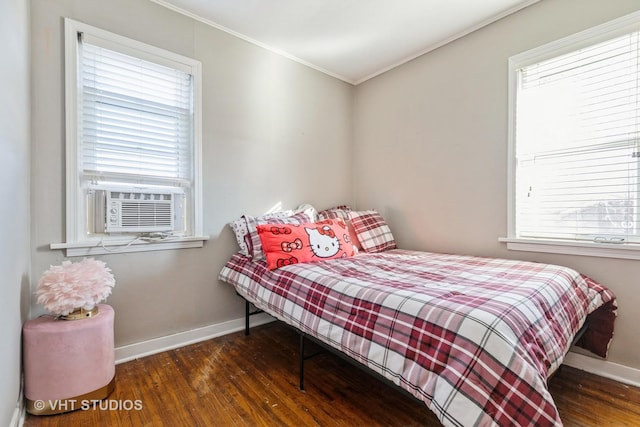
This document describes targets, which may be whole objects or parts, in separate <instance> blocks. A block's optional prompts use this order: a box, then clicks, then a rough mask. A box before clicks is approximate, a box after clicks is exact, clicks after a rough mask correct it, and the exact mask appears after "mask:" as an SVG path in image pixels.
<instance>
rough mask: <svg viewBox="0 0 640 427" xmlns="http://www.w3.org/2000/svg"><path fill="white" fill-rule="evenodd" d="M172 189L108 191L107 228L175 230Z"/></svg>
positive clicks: (126, 230)
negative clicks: (162, 191) (161, 190)
mask: <svg viewBox="0 0 640 427" xmlns="http://www.w3.org/2000/svg"><path fill="white" fill-rule="evenodd" d="M173 196H174V195H173V194H172V193H152V192H136V191H107V203H106V209H107V212H106V217H107V218H106V219H107V220H106V227H105V228H106V230H105V231H107V232H150V231H172V230H173V226H174V200H173Z"/></svg>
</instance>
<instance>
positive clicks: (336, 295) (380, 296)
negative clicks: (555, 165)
mask: <svg viewBox="0 0 640 427" xmlns="http://www.w3.org/2000/svg"><path fill="white" fill-rule="evenodd" d="M280 231H282V230H280ZM356 235H358V233H356ZM346 236H347V233H345V237H346ZM359 236H361V237H363V236H364V235H363V234H359ZM365 238H366V236H365ZM393 246H395V245H392V247H390V248H389V247H386V248H385V249H384V250H381V251H371V252H367V251H366V250H360V252H359V254H358V255H355V256H346V257H345V256H340V257H336V258H333V259H327V260H320V259H316V260H314V261H313V262H297V263H291V264H288V265H280V266H277V267H275V268H272V267H273V266H272V265H271V264H270V260H268V259H255V257H253V256H251V254H249V255H245V254H243V253H237V254H235V255H233V256H232V257H231V259H230V260H229V261H228V262H227V263H226V264H225V266H224V267H223V269H222V271H221V272H220V275H219V279H220V280H222V281H223V282H227V283H229V284H231V285H233V286H234V288H235V291H236V292H237V293H238V294H239V295H240V296H242V297H243V298H244V299H245V300H246V301H248V302H251V303H252V304H254V305H255V306H256V307H257V308H258V309H260V310H263V311H265V312H267V313H269V314H270V315H272V316H274V317H275V318H277V319H278V320H280V321H282V322H284V323H286V324H288V325H290V326H292V327H294V328H296V329H297V330H298V331H300V333H302V334H305V335H308V336H310V337H313V338H314V339H315V340H317V341H319V342H322V343H324V344H325V345H327V346H329V347H331V348H333V349H335V350H337V351H339V352H340V353H342V354H344V355H345V356H347V357H349V358H350V359H352V360H353V361H356V362H357V363H360V364H362V365H363V366H365V367H367V368H368V369H369V370H371V371H373V372H375V373H377V374H379V375H380V376H382V377H383V378H385V379H387V380H389V381H390V382H392V383H393V384H395V385H396V386H398V387H399V388H401V389H402V390H404V391H406V392H408V393H410V394H411V395H412V396H414V397H415V398H417V399H419V400H421V401H423V402H424V403H425V404H426V406H427V407H428V408H429V409H431V410H432V411H433V412H434V413H435V414H436V415H437V417H438V418H439V420H440V421H441V422H442V424H443V425H445V426H470V425H502V426H511V425H537V426H545V425H562V421H561V419H560V416H559V414H558V411H557V409H556V406H555V403H554V401H553V398H552V396H551V395H550V394H549V391H548V388H547V379H548V378H549V377H550V376H551V375H552V374H553V372H554V371H555V370H556V369H558V367H559V366H560V365H561V363H562V361H563V358H564V356H565V355H566V353H567V352H568V351H569V348H570V347H571V346H572V345H573V344H574V339H575V337H576V334H577V333H578V331H580V330H583V331H584V333H583V334H582V335H581V337H580V339H579V340H577V345H579V346H582V347H584V348H586V349H588V350H590V351H592V352H594V353H595V354H597V355H599V356H601V357H605V356H606V354H607V351H608V346H609V343H610V341H611V338H612V336H613V323H614V320H615V316H616V303H615V295H614V294H613V293H612V292H611V291H610V290H608V289H607V288H605V287H604V286H602V285H600V284H599V283H596V282H595V281H593V280H591V279H590V278H588V277H585V276H584V275H581V274H579V273H578V272H576V271H574V270H572V269H569V268H566V267H561V266H556V265H549V264H541V263H533V262H524V261H514V260H505V259H494V258H482V257H473V256H462V255H454V254H439V253H430V252H419V251H410V250H403V249H397V248H395V247H393ZM265 249H266V247H265Z"/></svg>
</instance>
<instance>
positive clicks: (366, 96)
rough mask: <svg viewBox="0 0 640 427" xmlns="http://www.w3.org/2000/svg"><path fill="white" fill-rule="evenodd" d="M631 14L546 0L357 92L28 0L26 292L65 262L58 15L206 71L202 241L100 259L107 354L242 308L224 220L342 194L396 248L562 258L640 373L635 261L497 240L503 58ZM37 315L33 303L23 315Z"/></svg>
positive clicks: (162, 20) (55, 0) (144, 22)
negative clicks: (112, 322) (368, 212)
mask: <svg viewBox="0 0 640 427" xmlns="http://www.w3.org/2000/svg"><path fill="white" fill-rule="evenodd" d="M13 3H16V4H17V3H19V2H17V1H14V2H13ZM639 6H640V5H638V2H637V1H635V0H616V1H615V2H608V1H604V0H542V1H541V2H540V3H537V4H535V5H533V6H531V7H529V8H527V9H525V10H523V11H520V12H518V13H517V14H515V15H512V16H509V17H507V18H505V19H502V20H500V21H498V22H496V23H494V24H492V25H490V26H488V27H486V28H484V29H482V30H480V31H477V32H475V33H472V34H470V35H469V36H467V37H464V38H463V39H460V40H458V41H456V42H453V43H451V44H449V45H447V46H444V47H442V48H440V49H438V50H436V51H434V52H431V53H429V54H427V55H424V56H422V57H420V58H418V59H416V60H414V61H412V62H410V63H408V64H405V65H404V66H401V67H399V68H397V69H395V70H392V71H390V72H387V73H385V74H383V75H381V76H379V77H377V78H375V79H373V80H370V81H368V82H366V83H364V84H362V85H360V86H358V87H356V88H353V87H351V86H349V85H347V84H345V83H343V82H340V81H338V80H336V79H333V78H331V77H328V76H325V75H323V74H321V73H319V72H317V71H314V70H312V69H309V68H307V67H305V66H302V65H300V64H297V63H294V62H292V61H290V60H288V59H285V58H282V57H280V56H277V55H275V54H273V53H270V52H268V51H266V50H264V49H261V48H259V47H256V46H254V45H251V44H249V43H246V42H244V41H242V40H240V39H237V38H235V37H233V36H231V35H228V34H226V33H223V32H220V31H218V30H215V29H213V28H211V27H208V26H206V25H205V24H202V23H199V22H196V21H194V20H192V19H190V18H187V17H184V16H181V15H179V14H176V13H174V12H171V11H169V10H168V9H165V8H163V7H161V6H159V5H157V4H155V3H152V2H149V1H147V0H111V1H109V2H103V1H99V0H32V1H31V15H32V17H31V38H32V57H31V58H32V68H31V69H32V74H33V76H32V92H33V94H32V99H33V105H32V122H31V132H32V140H33V142H32V143H33V148H32V151H33V155H32V174H31V180H32V210H31V212H32V214H31V215H32V227H31V235H32V239H31V262H32V270H31V271H32V276H33V280H31V282H32V285H31V287H32V289H31V290H32V291H33V290H34V288H35V283H37V279H38V277H39V276H40V274H41V273H42V272H43V271H44V270H46V269H47V268H48V267H49V265H51V264H58V263H59V262H61V261H62V260H63V259H64V257H63V253H62V252H60V251H51V250H49V248H48V247H49V244H50V243H52V242H62V241H64V236H65V230H64V86H63V79H64V76H63V52H62V46H63V36H62V17H70V18H73V19H76V20H79V21H82V22H85V23H88V24H90V25H94V26H97V27H100V28H103V29H106V30H108V31H112V32H116V33H118V34H121V35H124V36H127V37H131V38H134V39H137V40H140V41H143V42H145V43H149V44H152V45H156V46H159V47H162V48H165V49H169V50H172V51H175V52H177V53H180V54H183V55H187V56H191V57H194V58H196V59H198V60H200V61H202V63H203V86H204V93H203V110H204V114H203V117H204V128H203V158H204V161H203V166H204V167H203V170H204V200H205V202H204V227H205V233H206V234H208V235H210V236H211V240H209V241H208V242H207V243H206V244H205V247H204V248H202V249H187V250H177V251H176V250H173V251H161V252H149V253H134V254H126V255H117V254H113V255H105V256H100V257H97V258H99V259H102V260H104V261H105V262H106V263H107V264H108V265H109V266H110V267H111V268H112V269H113V272H114V274H115V276H116V279H117V285H116V288H115V290H114V293H113V295H112V296H111V297H110V298H109V300H108V302H109V303H110V304H111V305H113V306H114V308H115V310H116V345H117V346H123V345H126V344H131V343H137V342H140V341H144V340H148V339H151V338H155V337H161V336H166V335H169V334H171V333H175V332H180V331H187V330H190V329H193V328H197V327H199V326H206V325H212V324H218V323H221V322H225V321H228V320H231V319H237V318H240V317H241V316H242V304H241V303H240V301H239V299H238V298H237V297H236V296H235V295H234V293H233V290H232V289H231V288H230V287H229V286H228V285H225V284H222V283H219V282H218V281H217V279H216V277H217V274H218V272H219V270H220V268H221V267H222V265H223V263H224V262H225V261H226V259H227V258H228V257H229V256H230V255H231V254H232V253H233V252H234V250H235V243H234V241H233V236H232V233H231V231H230V230H229V228H228V227H226V223H227V222H229V221H230V220H232V219H234V218H236V217H238V216H239V215H241V214H242V213H245V212H246V213H253V214H257V213H260V212H263V211H266V210H268V209H269V208H271V207H272V206H273V205H275V204H277V203H281V204H282V205H283V206H284V207H285V208H287V207H294V206H295V205H297V204H299V203H302V202H310V203H313V204H314V205H316V206H317V207H319V208H322V207H327V206H330V205H333V204H336V203H345V202H346V203H349V202H351V203H352V204H354V205H355V206H357V207H358V208H369V207H375V208H377V209H379V210H381V212H382V213H383V214H384V216H385V217H386V218H387V219H388V220H389V222H390V223H391V226H392V229H393V231H394V233H395V234H396V237H397V239H398V241H399V242H400V244H401V246H403V247H406V248H416V249H425V250H433V251H445V252H457V253H468V254H478V255H489V256H503V257H510V258H525V259H531V260H539V261H545V262H553V263H558V264H565V265H568V266H572V267H575V268H577V269H578V270H580V271H582V272H584V273H586V274H588V275H590V276H592V277H593V278H595V279H597V280H600V281H602V282H603V283H606V284H607V285H609V286H610V287H611V288H612V289H613V290H614V291H615V292H616V293H617V294H618V296H619V299H620V316H619V319H618V321H617V333H616V337H615V340H614V343H613V345H612V348H611V358H610V360H612V361H614V362H618V363H620V364H623V365H627V366H630V367H634V368H640V352H639V351H638V349H637V347H636V345H635V343H636V342H639V341H640V340H639V339H640V331H638V329H637V327H636V324H637V323H638V321H640V314H638V315H636V314H635V312H636V311H637V310H636V309H635V307H636V306H637V305H638V304H639V303H640V294H638V293H637V292H635V286H637V284H636V283H635V277H639V276H640V264H639V263H638V262H637V261H625V260H606V259H598V258H586V257H572V256H559V255H541V254H531V253H524V252H511V251H507V250H506V248H505V247H504V245H503V244H501V243H499V242H498V238H499V237H501V236H504V235H505V234H506V230H507V218H506V206H507V202H506V197H507V195H506V191H507V185H506V178H507V171H506V159H507V151H506V150H507V140H506V138H507V58H508V57H509V56H511V55H513V54H516V53H519V52H522V51H524V50H527V49H530V48H532V47H535V46H538V45H541V44H544V43H546V42H549V41H552V40H555V39H558V38H560V37H563V36H565V35H569V34H572V33H575V32H577V31H580V30H582V29H585V28H588V27H590V26H593V25H596V24H599V23H602V22H605V21H607V20H610V19H613V18H615V17H618V16H621V15H623V14H626V13H628V12H631V11H633V10H635V9H638V8H639ZM123 10H126V11H127V13H122V11H123ZM12 24H13V23H12ZM13 25H14V28H17V27H16V26H15V24H13ZM17 31H18V30H15V32H17ZM2 81H3V83H4V82H5V81H4V80H2ZM12 86H13V85H12ZM22 119H23V120H24V119H25V118H24V117H22ZM16 146H17V147H20V146H19V145H17V143H16ZM326 153H331V157H330V159H331V161H330V163H327V162H326V160H322V159H326V158H327V157H326V156H325V155H324V154H326ZM21 155H24V154H21ZM0 161H2V162H4V161H5V160H4V159H2V160H0ZM15 176H19V177H21V176H22V175H20V173H18V172H16V173H15V174H14V177H15ZM354 195H355V196H354ZM22 214H24V212H22ZM2 215H5V213H4V212H3V214H2ZM19 216H20V214H18V217H19ZM22 231H24V230H22ZM13 247H14V246H11V248H13ZM2 250H3V249H2V248H0V251H2ZM8 250H9V248H8V247H6V248H5V249H4V251H8ZM18 258H19V259H18V261H24V260H23V259H22V258H20V256H19V255H18ZM17 264H20V262H18V263H17ZM11 296H13V297H17V295H16V294H11ZM14 311H15V308H14ZM41 311H42V309H41V307H39V306H37V305H35V303H33V305H32V314H31V315H32V316H35V315H37V314H39V313H40V312H41ZM14 339H15V337H14ZM11 354H13V353H11ZM0 357H1V356H0ZM0 422H1V419H0Z"/></svg>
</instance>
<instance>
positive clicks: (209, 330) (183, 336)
mask: <svg viewBox="0 0 640 427" xmlns="http://www.w3.org/2000/svg"><path fill="white" fill-rule="evenodd" d="M274 320H275V319H274V318H273V317H271V316H269V315H268V314H266V313H261V314H258V315H255V316H252V317H251V326H258V325H263V324H265V323H269V322H273V321H274ZM244 322H245V320H244V318H241V319H235V320H230V321H228V322H223V323H217V324H214V325H209V326H205V327H202V328H197V329H192V330H190V331H185V332H179V333H177V334H172V335H167V336H164V337H160V338H154V339H152V340H148V341H142V342H139V343H135V344H130V345H125V346H122V347H118V348H116V350H115V353H116V354H115V356H116V364H117V363H124V362H128V361H130V360H134V359H138V358H140V357H145V356H150V355H152V354H156V353H161V352H163V351H167V350H172V349H174V348H178V347H184V346H186V345H189V344H194V343H197V342H200V341H205V340H208V339H212V338H216V337H219V336H222V335H227V334H230V333H232V332H237V331H240V330H242V329H244ZM564 364H566V365H567V366H571V367H573V368H576V369H581V370H583V371H586V372H590V373H592V374H595V375H600V376H602V377H605V378H610V379H612V380H615V381H618V382H621V383H623V384H628V385H631V386H635V387H640V369H635V368H630V367H628V366H624V365H619V364H617V363H613V362H609V361H607V360H602V359H597V358H594V357H589V356H585V355H582V354H579V353H574V352H569V353H568V354H567V355H566V357H565V359H564ZM20 418H22V420H23V421H24V410H22V411H21V410H20V408H19V407H18V408H16V411H15V414H14V416H13V419H12V424H11V426H12V427H13V426H20V425H22V424H21V423H20V424H16V423H15V422H14V419H18V420H19V419H20Z"/></svg>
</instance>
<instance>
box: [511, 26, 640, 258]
mask: <svg viewBox="0 0 640 427" xmlns="http://www.w3.org/2000/svg"><path fill="white" fill-rule="evenodd" d="M639 28H640V15H639V14H637V13H636V14H632V15H629V16H627V17H624V18H621V19H619V20H616V21H613V22H611V23H609V24H605V25H603V26H600V27H596V28H594V29H592V30H589V31H587V32H584V33H580V34H577V35H575V36H572V37H568V38H566V39H563V40H561V41H559V42H556V43H552V44H550V45H546V46H543V47H541V48H537V49H534V50H532V51H529V52H525V53H523V54H520V55H517V56H514V57H512V58H510V61H509V66H510V70H509V71H510V108H509V110H510V135H509V137H510V160H511V164H510V208H511V209H510V215H509V220H510V225H509V238H508V239H505V240H507V241H508V242H515V243H517V240H519V239H520V240H526V239H530V240H532V241H535V240H538V241H545V242H546V243H550V244H556V245H567V244H568V245H575V246H580V247H582V248H588V247H589V246H590V245H591V246H600V247H601V248H607V249H611V248H612V247H614V246H615V247H618V246H626V248H625V249H631V248H635V246H634V245H635V244H638V243H640V210H639V207H640V205H639V199H640V185H639V184H640V181H639V180H640V173H639V172H640V32H639V31H638V29H639ZM513 248H514V249H518V247H517V246H516V245H514V247H513ZM527 250H533V249H531V247H530V246H529V247H528V248H527ZM540 250H542V249H540ZM545 251H546V250H545ZM578 252H579V253H580V251H578ZM600 255H602V254H600ZM607 256H613V255H611V254H609V255H607ZM635 256H637V255H634V257H635Z"/></svg>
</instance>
